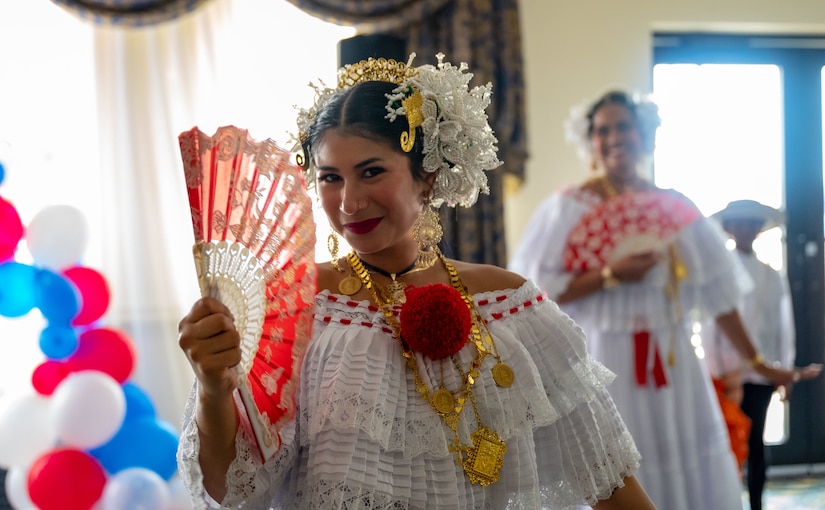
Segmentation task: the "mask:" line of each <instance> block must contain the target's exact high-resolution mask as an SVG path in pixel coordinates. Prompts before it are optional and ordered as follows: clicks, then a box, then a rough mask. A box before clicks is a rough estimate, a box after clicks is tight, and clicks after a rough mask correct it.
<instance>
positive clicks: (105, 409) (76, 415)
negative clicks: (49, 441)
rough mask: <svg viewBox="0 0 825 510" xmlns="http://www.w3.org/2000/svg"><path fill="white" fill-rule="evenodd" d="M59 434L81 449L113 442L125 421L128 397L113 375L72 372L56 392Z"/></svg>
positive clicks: (54, 402) (56, 418)
mask: <svg viewBox="0 0 825 510" xmlns="http://www.w3.org/2000/svg"><path fill="white" fill-rule="evenodd" d="M52 416H53V418H54V423H55V427H56V428H57V437H58V438H59V439H60V440H61V441H62V442H63V443H65V444H66V445H68V446H73V447H75V448H79V449H89V448H96V447H98V446H101V445H103V444H104V443H106V442H107V441H109V440H110V439H111V438H112V437H113V436H114V435H115V434H116V433H117V431H118V430H120V426H121V425H122V424H123V418H124V417H125V416H126V397H125V395H124V394H123V388H121V386H120V384H118V382H117V381H115V379H114V378H113V377H112V376H110V375H109V374H105V373H103V372H99V371H97V370H84V371H81V372H75V373H73V374H70V375H69V376H68V377H66V379H64V380H63V382H61V383H60V384H59V385H58V386H57V388H56V389H55V390H54V394H52Z"/></svg>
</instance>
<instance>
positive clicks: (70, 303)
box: [35, 269, 80, 324]
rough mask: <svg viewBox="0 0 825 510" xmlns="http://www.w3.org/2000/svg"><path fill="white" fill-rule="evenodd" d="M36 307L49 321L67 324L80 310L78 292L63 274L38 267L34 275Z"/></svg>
mask: <svg viewBox="0 0 825 510" xmlns="http://www.w3.org/2000/svg"><path fill="white" fill-rule="evenodd" d="M35 281H36V283H37V307H38V308H40V311H41V312H42V313H43V317H45V318H46V319H48V321H49V322H50V323H57V324H69V323H70V322H71V320H72V319H74V317H75V316H76V315H77V314H78V312H80V293H79V292H78V291H77V289H76V288H75V286H74V285H73V284H72V283H71V282H70V281H69V280H68V279H67V278H66V277H64V276H62V275H59V274H57V273H55V272H53V271H50V270H48V269H40V270H39V271H38V272H37V275H36V276H35Z"/></svg>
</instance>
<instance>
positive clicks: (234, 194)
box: [179, 126, 316, 459]
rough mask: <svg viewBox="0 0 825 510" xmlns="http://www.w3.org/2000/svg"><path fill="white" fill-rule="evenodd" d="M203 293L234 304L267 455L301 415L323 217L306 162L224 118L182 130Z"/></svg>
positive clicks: (244, 392)
mask: <svg viewBox="0 0 825 510" xmlns="http://www.w3.org/2000/svg"><path fill="white" fill-rule="evenodd" d="M179 141H180V150H181V156H182V159H183V170H184V172H185V175H186V187H187V192H188V195H189V206H190V209H191V216H192V227H193V228H194V232H195V245H194V247H193V253H194V256H195V267H196V269H197V275H198V282H199V285H200V290H201V295H202V296H212V297H216V298H218V299H220V300H221V302H223V303H224V304H226V305H227V306H228V307H229V309H230V310H231V311H232V314H233V315H234V317H235V327H236V328H237V329H238V332H239V333H240V335H241V347H242V351H243V356H242V361H241V363H240V364H239V365H238V366H237V367H236V369H237V371H238V375H239V377H238V379H239V381H240V385H239V391H240V394H241V397H242V399H243V402H244V405H245V407H246V412H247V415H248V416H249V420H250V422H251V424H252V427H253V429H254V431H255V435H256V438H257V441H258V447H259V448H260V451H261V454H262V456H263V458H264V459H268V458H269V457H271V455H272V454H273V453H275V452H276V451H277V449H278V448H279V446H280V438H279V435H278V431H279V429H280V427H281V426H282V425H283V423H284V422H285V421H287V420H289V419H290V418H292V416H293V415H294V412H295V391H296V389H297V384H298V375H299V371H300V363H301V357H302V354H303V352H304V350H305V347H306V345H307V343H308V342H309V338H310V333H311V331H310V329H311V325H312V310H313V306H314V302H315V292H316V269H315V267H316V266H315V223H314V222H313V218H312V202H311V199H310V198H309V195H308V194H307V191H306V185H305V182H304V179H303V174H302V173H301V170H300V168H298V167H296V166H294V165H292V164H291V163H290V162H289V153H288V152H287V151H285V150H284V149H281V148H280V147H278V146H277V145H276V144H275V143H274V142H273V141H272V140H270V139H267V140H264V141H263V142H256V141H255V140H253V139H252V138H250V136H249V133H248V132H247V131H246V130H243V129H239V128H237V127H234V126H225V127H221V128H219V129H218V130H217V132H216V133H215V134H214V135H213V136H209V135H206V134H204V133H203V132H201V131H200V130H199V129H198V128H197V127H194V128H192V129H191V130H189V131H186V132H184V133H181V134H180V136H179Z"/></svg>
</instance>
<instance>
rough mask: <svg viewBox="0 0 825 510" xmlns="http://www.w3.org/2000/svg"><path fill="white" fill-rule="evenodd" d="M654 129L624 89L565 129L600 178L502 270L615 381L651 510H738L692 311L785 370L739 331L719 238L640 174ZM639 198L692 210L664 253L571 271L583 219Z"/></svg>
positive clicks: (651, 113) (564, 197)
mask: <svg viewBox="0 0 825 510" xmlns="http://www.w3.org/2000/svg"><path fill="white" fill-rule="evenodd" d="M658 124H659V117H658V112H657V109H656V106H655V105H654V104H653V103H651V102H649V101H645V100H643V99H639V98H635V97H633V96H630V95H628V94H626V93H624V92H620V91H619V92H609V93H607V94H605V95H604V96H603V97H601V98H599V99H598V100H597V101H596V102H594V103H593V105H592V106H591V107H590V108H589V109H587V110H586V111H582V112H581V113H580V114H579V115H578V116H577V118H576V119H575V121H572V122H570V123H568V127H569V128H570V129H572V130H573V132H574V133H575V134H578V140H579V141H580V142H581V145H582V147H585V148H586V149H587V152H588V153H589V155H590V157H591V158H592V161H593V164H594V167H595V168H596V169H600V170H602V174H601V176H599V177H594V178H591V179H588V180H587V181H586V182H584V183H583V184H582V185H580V186H575V187H570V188H567V189H564V190H561V191H558V192H556V193H553V194H552V195H551V196H549V197H548V198H547V199H545V200H544V201H543V203H542V204H541V205H540V206H539V207H538V209H537V211H536V212H535V214H534V216H533V218H532V220H531V222H530V223H529V225H528V227H527V228H526V231H525V233H524V235H523V237H522V239H521V242H520V244H519V246H518V247H517V249H516V251H515V254H514V257H513V259H512V261H511V263H510V269H511V270H513V271H515V272H517V273H519V274H522V275H524V276H525V277H527V278H530V279H532V280H534V281H535V282H536V283H537V284H538V285H539V287H540V288H542V289H544V290H545V291H546V292H547V294H548V296H549V297H550V298H551V299H553V300H555V301H556V302H558V303H559V305H560V306H561V307H562V310H564V311H565V312H567V313H568V314H570V316H571V317H572V318H573V319H574V320H575V321H576V322H577V323H578V324H579V325H581V327H582V329H583V330H584V332H585V335H586V337H587V346H588V350H589V352H590V354H591V355H592V356H593V357H595V358H596V359H597V360H599V361H601V362H602V363H604V364H605V366H607V368H609V369H610V370H611V371H613V372H614V373H616V374H617V377H616V380H615V381H614V382H613V383H612V384H611V385H610V386H609V388H608V390H609V392H610V394H611V395H612V397H613V399H614V401H615V402H616V406H617V407H618V409H619V412H620V414H621V415H622V417H623V418H624V420H625V422H626V423H627V426H628V428H629V429H630V432H631V435H632V436H633V438H634V439H635V440H636V443H637V446H638V448H639V451H640V453H641V454H642V465H641V469H640V471H639V474H638V476H639V479H640V481H641V482H642V485H643V486H644V487H645V489H646V490H647V492H648V493H649V494H650V496H651V499H653V501H654V503H655V504H656V506H657V507H658V508H667V509H668V510H695V509H699V508H701V509H720V510H725V509H737V508H740V507H741V499H740V498H741V495H740V493H741V491H740V488H739V487H740V486H739V483H738V480H737V468H736V465H735V461H734V459H733V456H732V454H731V448H730V445H729V442H728V436H727V431H726V428H725V424H724V422H723V419H722V416H721V413H720V410H719V406H718V403H717V401H716V396H715V393H714V392H713V388H712V386H711V383H710V379H709V377H708V374H707V371H706V369H705V367H704V366H703V364H701V363H700V362H699V360H698V358H697V357H696V355H695V354H694V351H693V347H692V346H691V342H690V326H689V324H688V321H689V319H691V318H693V317H692V315H690V314H691V313H693V312H695V311H700V312H702V313H704V314H709V315H710V316H711V317H714V318H715V320H716V322H717V324H718V325H719V327H720V328H721V329H723V330H724V331H725V332H726V333H727V334H728V337H729V338H731V340H732V343H733V344H734V345H735V347H736V348H737V350H738V352H739V354H740V356H741V357H742V358H744V359H745V360H747V361H748V362H749V363H750V365H751V366H753V367H754V368H755V370H756V371H758V372H759V373H760V374H762V375H764V376H765V377H767V378H768V379H770V380H772V381H775V382H776V383H778V384H783V383H785V382H788V381H790V380H791V379H792V377H793V372H792V371H790V370H784V369H775V368H772V367H768V366H766V365H765V364H764V362H763V359H762V356H761V355H760V354H759V352H757V351H756V350H755V348H754V346H753V344H752V343H751V342H750V340H749V338H748V336H747V333H746V332H745V330H744V329H743V328H742V323H741V320H740V318H739V315H738V314H737V312H736V309H735V306H736V304H737V303H738V301H739V299H740V295H741V291H740V289H741V286H742V285H746V284H747V282H748V280H747V276H746V275H745V274H744V272H743V271H742V269H741V267H740V266H739V265H738V264H737V263H736V261H735V259H734V258H732V256H731V255H730V253H729V252H728V251H727V250H726V249H725V246H724V238H723V235H722V234H721V232H720V229H719V228H718V227H717V226H715V225H714V224H713V223H712V222H710V221H709V220H707V219H705V218H704V217H702V216H701V215H700V214H698V211H695V206H693V204H691V203H690V202H689V201H688V200H687V199H686V198H685V197H684V196H682V195H680V194H678V193H676V192H675V191H672V190H661V189H658V188H656V187H655V186H654V185H653V184H651V183H650V182H648V181H646V180H645V179H643V178H642V177H640V176H639V167H640V165H641V163H642V161H643V159H644V157H645V156H649V155H651V154H652V151H653V146H654V136H655V131H656V128H657V127H658ZM576 126H578V130H576V129H575V127H576ZM574 138H575V136H574ZM647 192H652V193H660V194H662V195H656V196H660V197H661V198H662V199H664V200H666V201H668V202H669V203H670V204H672V205H676V206H678V207H676V208H675V209H676V210H680V211H685V210H687V211H691V210H693V211H695V214H694V215H693V216H694V217H695V219H693V221H690V222H686V224H685V225H684V226H682V228H681V229H680V230H678V233H677V234H676V237H675V239H674V240H673V241H672V243H670V244H669V245H668V246H663V247H662V248H661V249H653V248H650V247H648V248H644V249H642V250H641V251H638V252H632V251H631V252H629V254H627V255H624V256H621V257H618V260H613V261H611V262H610V263H608V264H602V265H598V266H597V267H592V266H591V267H589V268H588V269H587V270H569V269H568V268H567V266H566V264H565V246H566V240H567V239H568V235H569V233H570V232H571V230H573V229H574V227H576V225H577V224H578V223H579V221H580V219H581V218H582V217H584V216H585V215H586V214H587V213H588V212H590V211H591V210H593V209H594V208H596V207H598V206H599V205H600V204H603V203H605V202H606V201H608V200H610V199H611V198H613V197H618V196H619V195H622V194H629V193H647ZM636 196H639V195H636ZM625 198H627V197H625ZM648 246H650V245H648Z"/></svg>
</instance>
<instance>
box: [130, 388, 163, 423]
mask: <svg viewBox="0 0 825 510" xmlns="http://www.w3.org/2000/svg"><path fill="white" fill-rule="evenodd" d="M123 394H124V395H125V396H126V417H125V418H124V420H127V421H128V420H132V419H138V418H144V417H148V418H154V417H155V406H154V404H152V400H151V399H150V398H149V396H148V395H147V394H146V393H144V392H143V390H142V389H140V388H139V387H138V386H137V385H135V384H134V383H131V382H127V383H124V384H123Z"/></svg>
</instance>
